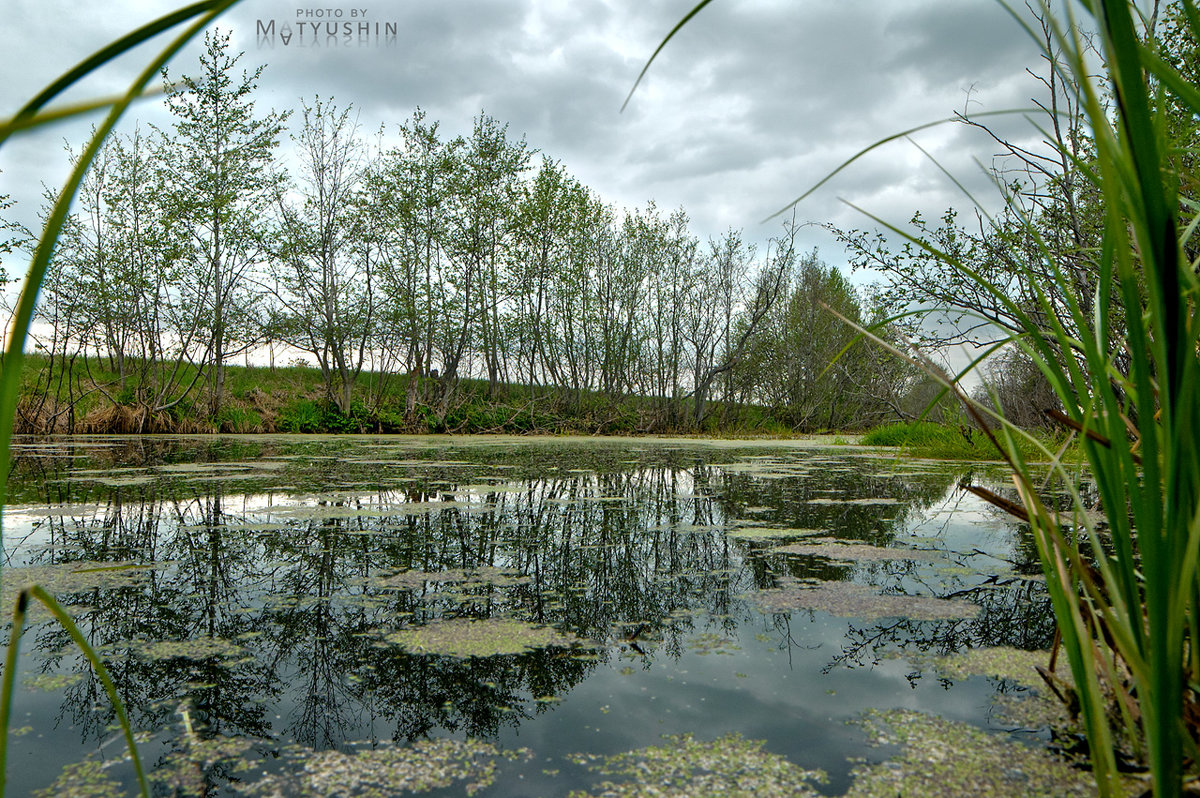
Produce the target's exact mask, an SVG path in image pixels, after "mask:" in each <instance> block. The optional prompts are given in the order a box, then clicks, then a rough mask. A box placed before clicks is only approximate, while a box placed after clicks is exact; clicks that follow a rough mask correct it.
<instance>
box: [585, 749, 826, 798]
mask: <svg viewBox="0 0 1200 798" xmlns="http://www.w3.org/2000/svg"><path fill="white" fill-rule="evenodd" d="M663 740H664V744H663V745H659V746H650V747H648V748H643V749H640V750H637V751H630V752H628V753H624V754H617V755H615V756H609V757H600V756H596V755H594V754H575V755H573V756H571V757H570V759H571V760H572V761H573V762H575V763H576V764H580V765H586V766H587V767H588V769H589V770H592V771H594V772H597V773H601V774H603V775H605V776H613V777H621V776H624V777H627V778H629V779H630V780H629V781H624V782H617V783H615V782H612V781H605V782H603V783H601V784H598V785H596V786H595V787H594V788H593V791H592V792H579V791H575V792H571V793H570V796H571V798H590V797H591V796H597V798H599V796H604V798H634V797H640V796H645V797H646V798H650V796H655V797H656V798H657V797H659V796H662V797H663V798H692V796H703V795H720V796H722V798H754V796H761V795H789V796H796V797H797V798H815V796H816V795H817V793H816V792H814V791H813V789H812V786H811V785H812V784H814V783H823V782H824V781H825V774H824V773H822V772H821V771H817V770H805V769H803V768H801V767H800V766H798V765H796V764H794V763H792V762H790V761H788V760H787V759H784V758H783V757H781V756H778V755H777V754H770V753H767V752H765V751H763V750H762V747H763V745H764V744H765V742H766V741H765V740H747V739H745V738H744V737H742V736H741V735H740V734H728V735H726V736H724V737H720V738H718V739H716V740H713V741H712V742H700V741H699V740H696V739H695V738H694V737H693V736H692V735H690V734H681V735H664V737H663Z"/></svg>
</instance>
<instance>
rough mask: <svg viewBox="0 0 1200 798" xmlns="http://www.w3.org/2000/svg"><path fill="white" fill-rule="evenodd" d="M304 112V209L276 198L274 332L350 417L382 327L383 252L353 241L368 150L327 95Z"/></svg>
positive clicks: (298, 138)
mask: <svg viewBox="0 0 1200 798" xmlns="http://www.w3.org/2000/svg"><path fill="white" fill-rule="evenodd" d="M301 107H302V113H303V119H302V123H301V128H300V131H299V132H298V133H297V134H296V135H294V136H293V137H292V138H293V140H294V141H295V142H296V144H297V149H298V153H299V158H300V175H299V181H300V182H299V186H297V187H296V191H297V193H298V194H299V200H300V203H299V205H298V206H297V205H296V204H295V203H289V202H288V201H287V200H286V199H285V198H284V194H283V192H282V191H281V192H280V194H279V195H278V197H277V202H278V204H279V212H280V223H279V229H278V241H277V244H276V247H275V250H274V253H273V254H274V258H273V264H272V271H273V272H274V275H273V276H274V278H275V281H274V284H275V285H277V286H279V287H278V288H277V289H276V290H275V295H276V297H277V298H278V299H279V300H280V302H281V305H282V308H281V309H280V310H279V311H278V312H277V313H276V314H275V318H274V320H273V324H272V329H273V330H274V331H276V333H277V335H278V337H279V338H280V339H282V340H284V341H286V342H287V343H289V344H291V345H293V346H295V347H297V348H298V349H303V350H304V351H306V352H311V353H312V355H313V357H315V358H316V361H317V365H318V366H319V367H320V369H321V375H322V377H323V378H324V381H325V392H326V395H327V397H328V399H329V400H330V401H332V402H335V403H336V404H337V406H338V409H340V410H341V411H342V413H344V414H349V412H350V405H351V402H352V400H353V397H354V384H355V380H356V379H357V378H358V375H359V373H360V372H361V371H362V369H363V365H364V363H365V362H366V355H367V347H368V344H369V343H370V341H371V338H372V336H373V334H374V326H375V321H376V314H375V290H374V284H373V281H372V277H373V268H372V267H373V266H374V265H375V263H374V260H375V257H376V253H375V251H374V249H373V248H372V247H369V246H368V247H360V246H356V245H355V236H354V235H353V233H354V231H355V227H356V223H355V220H356V218H357V211H358V210H359V207H358V206H357V205H356V203H355V194H356V191H357V188H358V184H359V180H360V177H361V173H362V170H363V167H364V160H365V151H364V148H363V145H362V142H361V141H360V139H359V138H358V134H357V130H356V126H355V124H354V123H353V122H352V121H351V119H350V109H349V108H346V109H343V110H341V111H339V110H338V109H337V107H336V106H334V105H333V104H331V103H328V102H322V101H321V99H320V97H317V98H316V99H315V100H314V102H313V105H311V106H310V105H307V104H302V106H301Z"/></svg>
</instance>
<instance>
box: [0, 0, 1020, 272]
mask: <svg viewBox="0 0 1200 798" xmlns="http://www.w3.org/2000/svg"><path fill="white" fill-rule="evenodd" d="M693 4H694V0H650V1H648V0H566V1H559V0H555V1H554V2H549V1H548V0H420V1H419V0H388V1H387V2H379V1H378V0H358V1H357V2H355V3H353V4H344V3H339V2H335V0H327V2H324V3H320V4H307V3H305V2H297V0H289V2H283V1H282V0H243V2H242V3H241V4H240V5H239V6H237V7H235V8H234V9H233V10H232V11H231V12H228V13H227V14H226V15H225V17H223V18H222V21H221V22H220V23H219V24H220V26H222V27H223V28H225V29H227V30H230V31H232V34H233V44H234V49H235V50H244V51H245V57H244V62H243V63H245V64H246V65H247V66H249V67H253V66H255V65H257V64H260V63H265V64H267V65H268V66H267V68H266V71H265V72H264V73H263V77H262V79H261V83H260V93H259V94H258V99H257V102H258V106H259V108H261V109H263V110H265V109H267V108H270V107H274V108H277V109H284V108H295V107H298V104H299V103H298V101H299V98H301V97H304V98H309V99H311V98H312V96H313V95H314V94H319V95H321V96H322V97H330V96H332V97H333V98H335V99H336V100H337V102H338V103H339V104H353V106H354V107H355V108H356V109H357V111H358V114H359V120H360V123H361V125H362V127H363V129H364V130H365V131H374V130H375V129H377V128H378V127H379V126H380V125H381V124H382V125H384V126H385V132H390V131H391V130H394V128H395V125H396V123H399V122H401V121H403V120H405V119H406V118H407V117H408V116H409V115H410V114H411V113H412V111H413V109H414V107H416V106H418V105H419V106H421V107H422V108H424V109H425V110H426V111H427V113H428V114H429V116H430V117H431V118H432V119H436V120H439V121H440V122H441V125H442V129H443V131H445V132H447V133H450V134H457V133H464V134H465V133H468V132H469V131H470V124H471V119H472V117H473V116H475V115H477V114H478V113H479V112H480V111H481V110H482V111H486V112H487V113H488V114H490V115H492V116H494V117H496V118H498V119H499V120H501V121H503V122H507V123H508V125H509V131H510V133H511V134H513V135H514V136H516V137H519V136H521V135H524V136H525V137H526V139H527V141H528V143H529V145H530V146H531V147H533V148H535V149H537V150H539V151H541V152H544V153H546V154H548V155H550V156H551V157H553V158H556V159H559V160H561V161H562V162H563V163H564V164H565V165H566V167H567V169H568V170H569V171H570V172H572V173H573V174H574V175H576V176H577V177H578V178H579V179H581V180H582V181H583V182H584V183H585V184H587V185H589V186H590V187H592V188H593V189H594V190H595V191H597V192H598V193H599V194H600V195H601V196H602V197H604V198H606V199H607V200H609V201H610V202H613V203H615V204H616V205H618V206H623V207H629V206H635V205H643V204H644V203H645V202H646V201H647V200H651V199H653V200H655V201H656V202H657V204H658V205H659V207H660V208H664V209H673V208H676V207H679V206H683V207H684V208H686V210H687V211H688V213H689V214H690V216H691V218H692V220H693V230H694V231H695V232H696V233H697V234H699V235H701V236H708V235H719V234H721V233H722V232H723V231H724V230H726V229H727V228H730V227H732V228H737V229H743V230H744V231H745V235H746V236H747V238H749V239H751V240H756V241H765V240H766V239H767V238H768V237H769V236H770V235H772V234H774V233H776V232H777V231H778V229H779V227H778V222H771V223H768V224H766V225H764V224H761V223H760V222H761V220H762V219H763V218H764V217H765V216H767V215H769V214H771V213H772V212H774V211H776V210H778V209H779V208H780V207H781V206H783V205H785V204H787V203H788V202H789V201H790V200H791V199H793V198H794V197H795V196H797V195H798V194H799V193H801V192H802V191H804V190H805V189H807V188H808V187H810V186H811V185H812V184H814V183H815V182H816V181H818V180H819V179H820V178H821V177H823V176H824V175H826V174H827V173H828V172H829V171H831V170H832V169H834V168H835V167H836V166H837V165H838V164H840V163H841V162H842V161H843V160H844V159H845V158H846V157H848V156H849V155H850V154H852V153H853V152H855V151H856V150H857V149H859V148H861V147H863V146H865V145H867V144H869V143H871V142H873V141H875V140H877V139H879V138H881V137H883V136H885V135H888V134H891V133H895V132H898V131H900V130H903V129H905V128H908V127H910V126H913V125H918V124H921V123H925V122H929V121H932V120H936V119H939V118H943V117H946V116H949V115H951V114H953V113H954V112H956V111H961V110H963V109H964V108H966V109H968V110H969V111H971V112H973V113H978V112H980V111H996V110H1001V109H1010V108H1024V107H1028V106H1029V105H1030V98H1031V97H1032V96H1034V95H1035V94H1036V89H1037V86H1036V84H1035V82H1034V81H1033V79H1032V78H1031V77H1030V76H1029V75H1028V74H1026V73H1025V71H1024V70H1025V68H1026V67H1033V68H1035V69H1036V68H1037V66H1038V60H1039V59H1038V53H1037V50H1036V47H1035V46H1034V44H1033V42H1032V41H1031V40H1030V39H1029V38H1028V36H1027V35H1026V34H1025V33H1024V31H1022V30H1021V29H1020V28H1019V27H1018V26H1017V24H1016V23H1015V22H1014V21H1013V20H1012V19H1010V18H1009V17H1008V16H1007V14H1006V13H1005V12H1004V11H1003V10H1002V8H1001V7H1000V5H999V3H997V2H995V0H806V2H798V1H797V0H718V2H716V3H714V4H712V5H710V6H709V7H708V8H706V9H705V10H704V11H703V12H701V13H700V14H699V15H698V16H697V17H696V18H695V19H694V20H693V21H692V22H691V23H689V24H688V25H687V27H686V28H685V29H684V30H683V31H682V32H681V33H680V34H679V35H678V36H677V37H676V38H675V39H674V40H673V41H672V42H671V43H670V44H669V45H668V47H667V49H666V50H665V51H664V53H663V55H661V56H660V58H659V59H658V60H657V61H656V62H655V63H654V65H653V66H652V67H651V70H650V73H649V76H648V79H647V80H646V81H645V82H644V83H643V84H642V86H641V87H640V88H639V89H638V91H637V93H636V94H635V95H634V97H633V100H632V102H631V103H630V105H629V107H628V108H627V109H626V110H625V111H624V113H621V112H620V106H621V102H622V100H623V99H624V97H625V95H626V93H627V92H628V91H629V89H630V88H631V87H632V85H633V82H634V79H635V78H636V76H637V74H638V72H639V70H640V69H641V67H642V65H643V64H644V63H645V61H646V58H647V57H648V56H649V55H650V53H651V52H653V50H654V47H655V46H656V45H657V43H658V42H659V41H660V40H661V39H662V37H663V36H664V35H665V34H666V33H667V32H668V31H669V30H670V29H671V28H672V26H673V25H674V24H675V23H676V22H677V21H678V20H679V19H681V18H682V17H683V16H684V15H685V14H686V13H687V11H688V10H689V9H690V8H691V7H692V5H693ZM5 5H6V7H5V24H4V25H3V26H0V53H3V56H0V57H2V58H3V59H4V63H5V66H4V80H3V81H2V82H0V113H3V114H4V115H6V116H7V115H9V114H11V113H13V112H14V111H15V110H16V109H17V108H18V107H19V106H20V104H21V103H22V102H23V101H24V100H26V99H28V98H29V97H30V96H31V95H32V93H33V92H35V91H36V90H37V89H38V88H40V87H41V86H43V85H44V84H45V83H46V82H47V81H49V80H51V79H52V78H53V77H54V76H56V75H57V74H59V73H60V72H62V71H63V70H65V69H66V68H67V67H68V66H70V65H71V64H73V63H74V62H76V61H78V60H79V59H80V58H82V57H83V56H85V55H87V54H89V53H90V52H92V51H93V50H95V49H96V48H98V47H100V46H102V45H103V44H104V43H106V42H108V41H110V40H112V39H113V38H116V37H117V36H119V35H121V34H122V33H124V32H126V31H128V30H129V29H131V28H133V27H135V26H136V25H137V24H139V23H141V22H143V21H145V20H148V19H150V18H152V17H153V16H157V15H160V14H162V13H164V12H166V11H168V10H170V9H171V8H173V7H175V5H176V3H171V2H154V1H152V0H142V1H141V2H120V1H119V0H114V2H111V3H105V4H96V3H94V2H91V0H9V2H8V3H6V4H5ZM339 15H340V16H339ZM318 20H319V21H321V22H328V21H332V22H334V23H338V22H348V23H352V24H357V23H359V22H362V21H365V22H367V23H369V24H370V25H372V26H374V24H375V23H378V24H379V28H378V29H379V31H380V33H379V35H378V36H376V35H375V34H374V33H368V34H367V35H366V36H365V37H364V38H363V39H362V40H359V38H358V37H357V35H356V36H355V37H352V39H351V40H350V41H346V40H342V39H340V37H339V38H337V39H335V40H333V41H330V40H329V38H328V37H327V36H326V35H325V33H324V29H323V28H322V33H321V35H320V36H319V37H316V38H315V39H314V37H313V36H312V34H311V31H312V28H311V27H310V26H308V25H307V23H311V22H316V21H318ZM272 23H273V26H274V27H273V30H274V35H259V31H260V29H263V28H266V29H268V30H271V28H270V27H269V26H270V25H271V24H272ZM297 23H306V24H305V25H298V24H297ZM389 24H390V25H392V26H394V30H395V31H396V33H395V36H394V38H393V39H389V37H388V36H387V31H388V30H389V28H388V25H389ZM285 25H286V26H287V27H286V28H285ZM356 30H357V28H356ZM371 30H374V27H372V28H371ZM285 37H286V39H287V40H286V41H285ZM196 53H197V50H196V48H194V47H193V48H192V49H191V50H189V51H187V52H185V53H184V54H182V55H181V56H179V57H178V58H177V60H176V61H175V62H174V70H175V71H176V72H179V71H182V72H187V71H188V70H189V69H192V68H194V66H195V64H196ZM148 57H149V52H148V51H144V52H139V53H135V54H133V55H132V56H129V57H127V58H126V59H125V61H123V62H120V63H119V64H117V65H114V68H112V69H110V70H109V71H108V72H106V73H105V74H104V75H103V76H101V77H98V78H97V79H96V80H94V81H92V82H91V83H89V84H88V85H87V86H85V87H83V88H82V89H81V90H80V91H79V92H78V93H77V94H75V95H73V96H76V97H81V96H84V95H87V94H96V93H113V92H116V91H118V90H120V89H121V88H122V87H123V86H124V85H125V83H126V82H127V81H128V80H129V79H130V77H131V76H132V75H133V74H134V73H135V70H136V69H137V68H138V67H139V66H140V65H141V64H142V63H144V61H145V60H146V59H147V58H148ZM131 115H132V117H134V118H139V119H141V120H142V121H151V122H155V123H158V124H167V123H169V118H168V117H167V116H166V114H165V113H164V112H163V110H162V108H161V107H159V106H158V104H157V103H155V102H146V103H144V104H142V105H140V106H138V107H136V108H135V109H134V110H133V111H132V112H131ZM88 124H90V123H72V124H63V125H60V126H58V127H56V128H54V129H52V130H51V131H49V132H47V133H45V134H38V135H36V136H29V137H26V138H25V139H22V140H15V141H13V142H10V143H9V144H8V145H6V146H5V148H4V150H3V151H2V152H0V169H2V170H3V173H2V174H0V192H7V193H9V194H11V195H12V196H13V197H14V198H16V199H17V200H18V201H19V203H20V206H21V207H22V208H23V210H22V211H19V216H20V218H22V219H23V220H26V221H31V220H32V208H33V207H34V206H35V205H36V203H37V202H38V201H39V200H38V196H39V194H40V192H41V188H40V184H41V183H42V182H47V183H49V184H52V185H56V184H57V183H58V182H59V181H61V179H62V178H63V176H64V175H65V155H64V153H63V150H62V145H63V141H64V140H66V141H69V142H72V143H74V144H76V145H78V144H79V143H80V142H82V140H83V138H84V134H85V133H86V131H87V127H88ZM130 124H132V122H130ZM999 124H1002V125H1005V126H1007V127H1008V128H1009V129H1010V130H1014V131H1021V130H1028V122H1026V121H1024V120H1022V119H1020V118H1018V117H1013V118H1011V119H1009V120H1007V121H1004V122H1002V123H999ZM125 129H129V125H126V127H125ZM915 138H916V139H917V140H918V141H919V142H920V144H921V146H922V147H924V148H925V149H927V150H928V151H930V153H931V154H933V155H934V156H935V157H937V158H938V159H939V161H940V162H941V163H942V164H943V165H944V166H945V167H947V168H948V169H949V170H951V171H952V172H953V173H954V174H956V175H957V176H959V177H960V178H961V179H963V180H964V181H966V182H968V183H970V184H972V185H975V186H979V187H981V188H982V193H983V194H984V195H985V196H986V195H987V194H988V190H987V189H986V188H983V186H984V183H985V179H984V177H983V176H982V174H981V171H980V168H979V166H978V165H977V163H976V162H977V161H979V162H983V163H990V162H991V160H992V156H993V154H994V153H995V151H996V146H995V145H994V144H993V143H991V142H990V141H989V140H988V139H987V138H986V137H985V136H983V135H982V134H981V133H980V132H979V131H974V130H971V129H968V128H966V127H964V126H962V125H946V126H942V127H939V128H936V129H932V130H928V131H925V132H923V133H921V134H919V135H917V136H916V137H915ZM843 200H845V201H849V202H853V203H855V204H857V205H860V206H862V207H864V208H866V209H868V210H870V211H871V212H873V213H876V214H878V215H880V216H882V217H884V218H887V219H889V220H894V221H897V222H903V221H904V220H906V219H908V218H909V216H910V215H911V214H912V212H913V210H916V209H922V210H924V211H925V212H926V213H933V214H936V213H938V212H940V211H941V210H942V209H944V208H945V207H946V206H947V205H950V204H961V203H962V199H961V196H960V195H959V194H958V193H957V189H955V188H954V187H953V185H952V184H951V182H950V181H949V180H947V179H946V178H945V177H944V176H943V175H942V174H941V173H940V172H939V171H938V170H937V168H936V167H934V166H933V165H931V164H930V163H929V162H928V161H927V160H926V159H925V156H924V155H922V154H921V153H920V152H919V151H918V150H917V149H916V148H915V147H914V146H912V145H911V144H908V143H906V142H903V141H900V142H897V143H893V144H891V145H889V146H887V147H886V148H884V149H882V150H881V151H879V152H877V153H875V154H873V155H872V156H870V157H868V158H867V159H865V160H863V161H862V162H860V163H858V164H856V165H854V166H853V167H851V168H850V169H849V170H848V171H846V172H844V173H843V174H841V175H839V176H838V177H837V178H835V179H834V180H833V181H832V182H831V184H830V185H829V186H828V187H826V188H823V189H822V190H821V191H820V192H819V193H818V194H817V195H815V196H814V197H812V198H810V199H808V200H806V201H805V202H804V203H803V204H802V205H801V206H800V207H799V209H798V211H797V218H798V219H799V220H801V221H812V222H829V221H832V222H834V223H836V224H839V225H842V226H854V225H860V226H861V225H863V224H867V223H868V222H866V221H865V220H864V219H863V217H861V216H859V215H858V214H857V213H856V212H855V211H853V210H850V209H849V208H847V207H846V206H845V205H844V204H843V202H842V201H843ZM803 238H804V243H805V246H806V248H807V247H810V246H819V247H820V248H821V254H822V256H823V257H824V259H825V260H826V261H827V262H829V263H835V264H840V263H843V262H844V256H843V254H842V252H841V251H840V250H839V249H838V247H837V246H836V244H835V243H834V242H833V240H832V239H831V238H830V237H829V236H828V235H827V234H826V233H824V232H823V231H822V230H820V229H819V228H815V227H814V228H808V229H806V230H805V232H804V234H803Z"/></svg>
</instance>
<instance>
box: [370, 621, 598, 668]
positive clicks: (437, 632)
mask: <svg viewBox="0 0 1200 798" xmlns="http://www.w3.org/2000/svg"><path fill="white" fill-rule="evenodd" d="M384 639H385V640H386V641H387V642H389V643H392V644H394V645H398V646H401V647H402V648H404V649H407V650H408V651H410V652H412V653H414V654H437V655H441V656H445V657H459V658H464V659H465V658H468V657H494V656H498V655H501V654H524V653H526V652H528V651H533V650H534V649H538V648H546V647H548V646H559V647H563V648H567V647H570V646H576V645H580V644H582V643H583V642H584V641H583V640H581V639H580V638H578V637H575V636H574V635H572V634H569V633H564V632H559V631H557V630H555V629H552V628H550V627H548V626H534V625H533V624H529V623H526V622H524V621H517V620H511V619H505V618H490V619H485V620H472V619H469V618H455V619H453V620H449V621H435V622H434V623H430V624H427V625H425V626H417V627H413V628H411V629H402V630H400V631H398V632H392V633H391V634H389V635H387V636H386V637H385V638H384Z"/></svg>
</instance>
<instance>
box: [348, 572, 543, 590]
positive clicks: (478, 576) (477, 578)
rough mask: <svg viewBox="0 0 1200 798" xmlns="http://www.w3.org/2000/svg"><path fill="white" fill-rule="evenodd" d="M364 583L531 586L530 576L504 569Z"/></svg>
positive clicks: (376, 579) (416, 586)
mask: <svg viewBox="0 0 1200 798" xmlns="http://www.w3.org/2000/svg"><path fill="white" fill-rule="evenodd" d="M362 581H363V583H365V584H367V585H370V586H372V587H376V588H399V589H410V590H411V589H419V588H421V587H424V586H425V584H426V583H429V582H446V583H461V584H462V585H463V586H464V587H476V586H480V587H482V586H490V587H512V586H514V585H526V584H529V583H530V582H531V581H532V579H531V577H529V576H523V575H521V574H517V573H514V572H512V571H509V570H505V569H503V568H493V567H491V566H484V567H480V568H451V569H447V570H445V571H401V572H400V573H395V574H388V575H382V574H381V575H373V576H371V577H369V578H367V579H365V580H362Z"/></svg>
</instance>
